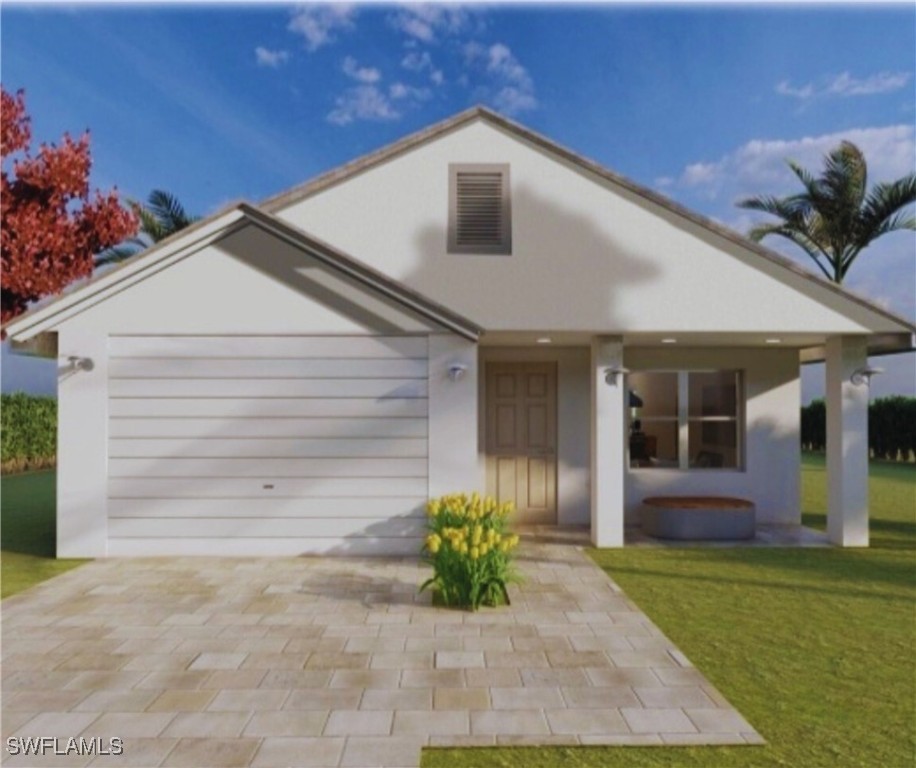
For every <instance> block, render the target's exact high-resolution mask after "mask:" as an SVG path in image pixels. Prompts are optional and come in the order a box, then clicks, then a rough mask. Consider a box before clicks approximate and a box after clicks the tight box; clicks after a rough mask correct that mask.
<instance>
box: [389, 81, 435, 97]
mask: <svg viewBox="0 0 916 768" xmlns="http://www.w3.org/2000/svg"><path fill="white" fill-rule="evenodd" d="M388 95H389V96H390V97H391V98H392V99H396V100H401V99H412V100H413V101H425V100H426V99H428V98H429V97H430V96H431V95H432V92H431V91H430V90H429V88H415V87H414V86H412V85H407V84H405V83H392V84H391V85H390V86H389V88H388Z"/></svg>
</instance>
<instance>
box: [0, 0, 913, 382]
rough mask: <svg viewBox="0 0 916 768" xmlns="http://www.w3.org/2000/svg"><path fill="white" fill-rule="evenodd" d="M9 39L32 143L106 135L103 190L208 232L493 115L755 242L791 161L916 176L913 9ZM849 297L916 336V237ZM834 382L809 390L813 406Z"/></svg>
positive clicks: (53, 11)
mask: <svg viewBox="0 0 916 768" xmlns="http://www.w3.org/2000/svg"><path fill="white" fill-rule="evenodd" d="M0 22H2V28H0V29H2V31H0V35H2V52H0V57H2V62H0V63H2V80H3V85H4V87H5V88H7V89H18V88H24V89H25V90H26V98H27V104H28V108H29V111H30V112H31V114H32V117H33V134H34V137H35V138H36V139H38V140H50V141H54V140H56V139H57V138H58V137H59V136H60V134H61V133H62V132H63V131H66V130H69V131H71V132H75V133H78V132H81V131H82V130H83V129H86V128H89V129H91V132H92V152H93V160H94V166H93V183H94V184H95V185H96V186H99V187H102V188H109V187H111V186H115V185H116V186H117V187H118V188H119V189H120V190H121V191H122V193H124V194H125V195H127V196H130V197H135V198H144V197H145V196H146V195H147V194H148V192H149V191H150V190H151V189H153V188H164V189H168V190H170V191H172V192H174V193H175V194H177V195H178V196H179V197H180V199H181V200H182V201H183V202H184V203H185V204H186V207H187V208H188V209H189V210H191V211H193V212H196V213H201V214H206V213H210V212H212V211H214V210H216V209H217V208H220V207H222V206H223V205H224V204H225V203H227V202H229V201H231V200H235V199H239V198H245V199H248V200H252V201H257V200H260V199H263V198H265V197H267V196H269V195H272V194H274V193H276V192H279V191H282V190H283V189H286V188H288V187H290V186H293V185H295V184H298V183H300V182H302V181H304V180H305V179H307V178H309V177H311V176H314V175H315V174H317V173H320V172H322V171H324V170H327V169H329V168H332V167H334V166H336V165H338V164H340V163H343V162H346V161H348V160H351V159H353V158H354V157H356V156H358V155H360V154H363V153H365V152H367V151H370V150H372V149H375V148H377V147H380V146H383V145H385V144H387V143H389V142H391V141H393V140H395V139H397V138H399V137H401V136H403V135H405V134H407V133H410V132H412V131H414V130H417V129H419V128H422V127H424V126H426V125H428V124H430V123H432V122H435V121H437V120H440V119H442V118H444V117H447V116H449V115H451V114H453V113H455V112H457V111H459V110H461V109H464V108H466V107H468V106H471V105H473V104H475V103H478V102H481V103H485V104H488V105H490V106H493V107H494V108H496V109H498V110H499V111H501V112H503V113H505V114H507V115H509V116H511V117H513V118H515V119H517V120H519V121H520V122H522V123H524V124H526V125H528V126H530V127H531V128H533V129H534V130H536V131H539V132H541V133H544V134H546V135H547V136H548V137H550V138H552V139H554V140H556V141H557V142H559V143H561V144H563V145H565V146H568V147H570V148H571V149H573V150H575V151H577V152H579V153H581V154H584V155H586V156H589V157H591V158H593V159H595V160H597V161H598V162H601V163H603V164H605V165H607V166H609V167H610V168H612V169H614V170H616V171H618V172H619V173H622V174H624V175H626V176H629V177H630V178H632V179H634V180H635V181H638V182H640V183H642V184H646V185H648V186H650V187H653V188H655V189H657V190H659V191H661V192H662V193H664V194H666V195H668V196H670V197H672V198H674V199H675V200H677V201H679V202H681V203H683V204H685V205H687V206H688V207H691V208H693V209H695V210H697V211H699V212H701V213H704V214H706V215H709V216H712V217H714V218H716V219H718V220H720V221H722V222H724V223H725V224H727V225H729V226H732V227H734V228H736V229H739V230H746V229H747V227H748V225H749V223H750V221H751V220H752V218H751V216H750V215H749V214H748V213H746V212H744V211H741V210H739V209H737V208H736V207H735V206H734V201H735V200H736V199H737V198H740V197H742V196H744V195H749V194H756V193H761V192H773V193H787V192H790V191H794V186H793V179H792V177H791V175H790V174H789V172H788V170H787V169H786V168H785V165H784V162H783V160H784V158H786V157H793V158H794V159H796V160H799V161H800V162H802V163H803V164H806V165H808V166H809V167H814V168H816V167H817V165H818V163H819V160H820V157H821V156H822V155H823V154H824V152H826V151H827V150H828V149H829V148H831V147H832V146H834V145H835V144H836V143H837V142H838V141H839V140H840V139H841V138H850V139H852V140H853V141H855V142H856V143H857V144H859V146H861V147H862V148H863V150H864V151H865V153H866V156H867V158H868V159H869V161H870V170H871V177H872V179H874V180H882V179H890V178H896V177H899V176H901V175H903V174H904V173H906V172H908V171H911V170H913V168H914V164H916V131H914V121H916V98H914V75H916V9H914V7H913V6H912V4H909V5H905V4H904V5H890V6H874V5H871V6H866V5H844V6H827V7H824V6H791V5H790V6H781V5H759V6H752V7H738V6H713V5H702V6H701V5H696V6H690V5H688V6H676V7H675V6H666V7H658V6H650V5H616V6H615V5H585V6H573V7H563V6H554V5H536V6H516V7H512V6H443V5H425V6H424V5H410V6H395V5H385V6H381V5H356V6H343V5H335V6H330V5H310V6H283V5H269V6H258V7H254V6H244V5H217V6H196V7H176V6H142V5H124V6H88V5H87V6H74V7H39V6H16V5H13V6H10V5H8V4H4V6H3V7H2V9H0ZM770 244H771V245H773V246H779V242H778V241H773V242H772V243H770ZM779 247H780V250H783V252H784V253H786V254H787V255H792V256H796V255H797V254H795V253H794V252H793V251H792V250H791V248H790V247H783V246H779ZM806 258H807V257H805V256H804V255H803V254H802V255H800V256H798V260H799V262H800V263H802V264H805V261H804V260H805V259H806ZM805 266H807V264H805ZM848 285H849V287H851V288H853V289H855V290H858V291H860V292H862V293H864V294H866V295H868V296H870V297H871V298H873V299H875V300H877V301H879V302H881V303H883V304H884V305H886V306H888V307H890V308H891V309H893V310H895V311H897V312H898V313H900V314H903V315H905V316H907V317H911V318H913V317H914V316H916V239H914V237H913V235H912V233H898V234H894V235H891V236H889V237H887V238H885V239H884V240H883V241H882V242H879V243H878V244H877V245H875V246H874V247H873V248H872V249H871V250H870V251H869V252H867V253H866V254H865V255H863V256H862V257H860V260H859V263H857V264H856V265H855V266H854V267H853V269H852V271H851V273H850V277H849V278H848ZM4 346H5V345H4ZM907 358H908V359H904V358H900V359H896V360H890V359H884V360H882V361H881V362H880V363H879V364H880V365H882V366H884V367H886V368H888V373H887V374H886V375H885V376H884V377H882V378H877V379H876V380H875V383H874V385H873V390H872V392H873V394H875V395H882V394H887V393H889V392H903V393H908V394H914V393H916V382H914V373H913V356H907ZM821 377H822V374H820V373H819V372H818V371H817V370H808V371H806V373H805V397H806V399H807V398H808V397H810V396H812V395H814V394H817V393H818V390H819V388H818V379H819V378H821ZM23 387H24V388H28V389H33V390H46V391H47V390H48V389H51V390H53V370H52V369H51V367H50V366H48V365H47V364H46V363H42V362H32V363H31V364H27V363H23V362H21V361H18V360H16V361H14V360H11V359H10V357H9V356H8V355H6V350H5V349H4V357H3V388H4V390H10V389H17V388H23Z"/></svg>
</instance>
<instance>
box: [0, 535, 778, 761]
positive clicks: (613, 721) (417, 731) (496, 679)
mask: <svg viewBox="0 0 916 768" xmlns="http://www.w3.org/2000/svg"><path fill="white" fill-rule="evenodd" d="M561 538H562V537H561ZM523 541H524V543H523V546H522V548H521V550H520V557H519V560H518V565H519V569H520V570H521V571H522V573H523V575H524V577H525V579H526V581H525V582H524V583H523V584H521V585H515V586H513V587H512V588H511V596H512V605H511V606H508V607H502V608H498V609H483V610H481V611H480V612H478V613H469V612H463V611H455V610H449V609H444V608H434V607H433V606H432V605H431V604H430V598H429V595H428V594H424V595H418V594H417V592H416V588H417V586H418V585H419V584H420V583H422V582H423V581H424V580H425V578H426V575H427V573H428V570H427V567H426V566H424V565H423V564H421V563H420V562H419V561H417V560H415V559H408V558H400V559H382V558H247V559H246V558H156V559H135V560H100V561H96V562H94V563H90V564H88V565H86V566H84V567H82V568H79V569H76V570H73V571H70V572H68V573H66V574H64V575H62V576H60V577H58V578H56V579H53V580H52V581H50V582H46V583H44V584H42V585H39V586H37V587H36V588H33V589H31V590H29V591H27V592H25V593H23V594H21V595H18V596H15V597H13V598H10V599H8V600H5V601H4V602H3V619H4V621H3V627H2V631H3V636H2V640H3V652H4V654H5V655H4V658H3V664H4V673H3V674H4V676H3V683H2V693H3V732H4V737H7V736H23V737H26V736H41V735H57V736H60V737H70V736H80V735H82V736H84V737H93V736H101V737H103V738H106V739H107V738H109V737H111V736H119V737H121V738H123V739H124V743H125V751H124V754H123V755H121V756H101V755H99V756H95V757H85V758H77V757H71V758H70V759H68V760H61V759H58V758H48V760H47V762H44V761H36V760H35V759H34V758H32V762H31V763H30V762H29V759H27V758H24V757H22V756H19V757H17V758H16V759H15V760H12V759H11V758H8V760H6V761H4V763H5V764H10V765H14V764H16V765H18V764H22V765H29V764H31V765H34V766H37V765H45V764H48V765H57V764H60V765H87V764H89V763H90V762H91V764H92V765H109V766H117V765H124V766H139V765H143V766H146V767H147V768H151V767H153V766H198V765H207V766H214V767H218V766H236V765H238V766H242V765H245V766H247V765H253V766H261V767H263V768H271V767H273V766H327V767H328V768H330V767H331V766H333V767H334V768H338V767H340V766H351V767H352V768H360V767H364V768H369V767H370V766H372V767H373V768H379V767H383V768H403V767H406V766H417V765H418V764H419V758H420V750H421V748H422V747H424V746H474V745H476V746H495V745H523V744H525V745H549V744H583V745H584V744H605V745H614V744H620V745H623V744H641V745H651V744H709V743H717V744H718V743H722V744H759V743H762V741H763V740H762V738H761V737H760V735H759V734H757V733H756V732H755V731H754V729H753V727H752V726H751V725H750V724H749V723H747V721H745V720H744V718H742V717H741V715H740V714H739V713H737V712H736V711H735V710H734V709H733V708H732V707H731V706H730V705H729V703H728V702H727V700H725V698H724V697H723V696H722V695H721V693H719V692H718V691H716V690H715V688H714V687H713V686H712V685H710V684H709V682H708V681H707V680H706V679H705V678H704V677H703V675H702V674H701V673H700V672H699V671H698V670H696V669H695V668H693V666H692V665H691V664H690V661H689V660H688V659H687V658H686V657H685V656H684V655H683V654H682V653H681V652H680V651H679V650H678V649H677V648H676V647H675V646H674V645H673V644H672V643H671V642H670V641H669V640H668V639H667V638H666V637H665V636H664V635H663V634H662V633H661V632H660V631H659V630H658V628H657V627H656V626H655V625H654V624H652V622H651V621H649V619H648V618H647V617H646V616H645V614H643V613H642V612H641V611H640V610H639V609H638V608H637V607H636V606H635V605H634V604H633V603H632V602H631V601H630V600H629V599H628V598H627V597H626V595H624V594H623V592H622V591H621V590H620V589H619V587H617V585H616V584H614V583H613V582H612V581H611V580H610V579H609V578H608V577H607V575H606V574H605V573H604V572H603V571H601V570H600V569H599V568H598V567H597V566H595V565H594V564H593V563H592V562H591V560H589V559H588V557H587V556H586V555H585V554H584V553H583V552H582V551H581V549H580V548H578V547H577V546H575V545H573V544H570V543H569V542H568V541H567V542H563V541H559V542H555V543H551V542H549V541H545V540H544V538H540V539H538V538H528V539H524V540H523Z"/></svg>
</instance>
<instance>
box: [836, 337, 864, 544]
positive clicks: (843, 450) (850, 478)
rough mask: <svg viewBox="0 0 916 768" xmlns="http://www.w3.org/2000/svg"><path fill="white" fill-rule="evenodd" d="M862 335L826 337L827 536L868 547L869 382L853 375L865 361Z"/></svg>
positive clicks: (841, 542)
mask: <svg viewBox="0 0 916 768" xmlns="http://www.w3.org/2000/svg"><path fill="white" fill-rule="evenodd" d="M867 360H868V351H867V347H866V339H865V338H864V337H863V336H834V337H831V338H829V339H828V340H827V360H826V363H827V366H826V368H827V371H826V379H827V484H828V490H827V535H828V537H829V538H830V541H831V542H832V543H834V544H839V545H840V546H843V547H867V546H868V386H867V385H866V384H859V385H856V384H853V383H852V381H851V380H850V379H851V377H852V374H853V372H854V371H855V370H856V369H857V368H861V367H863V366H864V365H866V363H867Z"/></svg>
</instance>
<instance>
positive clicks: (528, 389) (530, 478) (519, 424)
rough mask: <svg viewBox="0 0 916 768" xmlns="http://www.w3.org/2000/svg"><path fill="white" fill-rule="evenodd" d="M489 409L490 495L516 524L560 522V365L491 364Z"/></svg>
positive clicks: (488, 395)
mask: <svg viewBox="0 0 916 768" xmlns="http://www.w3.org/2000/svg"><path fill="white" fill-rule="evenodd" d="M486 406H487V414H486V435H487V444H486V451H487V493H488V494H490V495H493V496H496V497H497V498H498V499H499V500H500V501H501V502H503V501H513V502H515V507H516V513H515V515H514V518H513V519H514V521H515V522H519V523H538V524H541V523H547V524H556V522H557V367H556V364H555V363H489V364H488V365H487V381H486Z"/></svg>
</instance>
